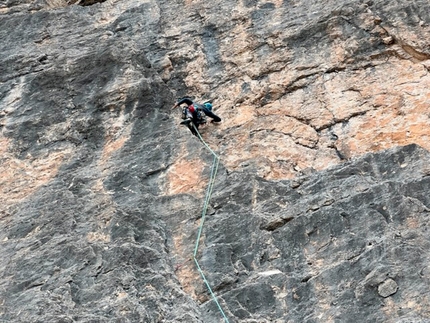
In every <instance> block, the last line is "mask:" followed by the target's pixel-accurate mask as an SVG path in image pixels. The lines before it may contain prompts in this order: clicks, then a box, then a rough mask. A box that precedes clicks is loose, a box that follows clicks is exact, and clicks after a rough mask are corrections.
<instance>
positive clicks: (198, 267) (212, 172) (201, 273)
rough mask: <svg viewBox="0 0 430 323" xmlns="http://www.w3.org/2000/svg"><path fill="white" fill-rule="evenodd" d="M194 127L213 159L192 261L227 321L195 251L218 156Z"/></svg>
mask: <svg viewBox="0 0 430 323" xmlns="http://www.w3.org/2000/svg"><path fill="white" fill-rule="evenodd" d="M193 127H194V129H195V130H196V132H197V135H198V137H199V139H200V141H201V142H202V143H203V144H204V145H205V146H206V148H207V149H208V150H209V151H210V152H211V154H212V155H213V156H214V159H213V163H212V167H211V175H210V180H209V184H208V188H207V190H206V197H205V203H204V205H203V211H202V217H201V221H200V227H199V231H198V234H197V240H196V246H195V248H194V253H193V259H194V262H195V264H196V267H197V270H198V271H199V273H200V276H202V279H203V281H204V283H205V284H206V287H207V288H208V290H209V293H210V294H211V296H212V299H213V300H214V302H215V303H216V305H217V306H218V309H219V311H220V312H221V314H222V316H223V317H224V321H225V322H227V323H229V321H228V318H227V316H226V315H225V313H224V311H223V310H222V307H221V305H220V303H219V302H218V299H217V297H216V296H215V294H214V292H213V291H212V288H211V286H210V285H209V282H208V281H207V279H206V277H205V275H204V274H203V271H202V269H201V268H200V265H199V262H198V261H197V258H196V256H197V252H198V250H199V241H200V237H201V234H202V230H203V224H204V222H205V217H206V212H207V209H208V206H209V200H210V198H211V195H212V190H213V186H214V182H215V177H216V173H217V171H218V164H219V157H218V156H217V154H215V152H214V151H213V150H212V149H211V148H210V147H209V146H208V144H206V142H205V141H204V140H203V138H202V137H201V135H200V133H199V131H198V130H197V128H196V127H195V126H194V124H193Z"/></svg>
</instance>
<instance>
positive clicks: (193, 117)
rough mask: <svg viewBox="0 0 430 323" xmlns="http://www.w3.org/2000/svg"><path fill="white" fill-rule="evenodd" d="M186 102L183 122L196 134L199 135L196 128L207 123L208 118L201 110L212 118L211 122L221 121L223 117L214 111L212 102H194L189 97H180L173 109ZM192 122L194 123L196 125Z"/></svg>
mask: <svg viewBox="0 0 430 323" xmlns="http://www.w3.org/2000/svg"><path fill="white" fill-rule="evenodd" d="M184 103H185V104H186V105H187V106H186V107H184V108H183V110H182V119H184V120H183V121H182V122H181V124H185V125H186V126H187V127H188V128H189V129H190V130H191V132H192V134H193V135H195V136H197V132H196V129H198V128H199V126H200V125H201V124H204V123H206V119H205V118H204V116H202V114H201V112H200V111H203V113H204V114H205V116H208V117H210V118H212V120H211V122H220V121H221V118H220V117H218V116H217V115H216V114H214V113H213V112H212V104H211V103H210V102H205V103H203V104H199V103H195V102H193V101H192V100H191V98H189V97H184V98H181V99H178V102H177V103H175V105H174V106H173V107H172V110H173V109H175V108H177V107H178V106H180V105H181V104H184ZM191 122H192V123H193V124H194V127H193V125H192V124H191Z"/></svg>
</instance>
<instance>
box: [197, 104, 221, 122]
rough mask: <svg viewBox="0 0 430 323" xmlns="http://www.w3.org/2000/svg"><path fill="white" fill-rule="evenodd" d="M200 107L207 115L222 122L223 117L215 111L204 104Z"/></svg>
mask: <svg viewBox="0 0 430 323" xmlns="http://www.w3.org/2000/svg"><path fill="white" fill-rule="evenodd" d="M200 109H202V111H203V113H204V114H205V115H207V116H208V117H209V118H212V119H214V121H215V122H220V121H221V118H220V117H218V116H217V115H216V114H215V113H213V112H212V111H211V110H209V109H208V108H206V107H205V106H204V105H203V106H201V107H200Z"/></svg>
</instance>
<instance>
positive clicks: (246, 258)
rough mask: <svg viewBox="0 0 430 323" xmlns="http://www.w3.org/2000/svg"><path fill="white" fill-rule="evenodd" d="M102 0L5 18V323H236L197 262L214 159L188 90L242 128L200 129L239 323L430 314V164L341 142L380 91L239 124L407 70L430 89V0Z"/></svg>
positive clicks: (220, 289) (209, 222)
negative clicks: (188, 115)
mask: <svg viewBox="0 0 430 323" xmlns="http://www.w3.org/2000/svg"><path fill="white" fill-rule="evenodd" d="M95 2H96V1H81V2H80V4H82V6H80V5H78V4H77V2H76V3H75V2H73V3H72V2H71V1H61V0H34V1H33V0H27V1H24V0H7V1H3V2H1V3H0V40H1V44H2V49H1V51H0V130H1V133H0V227H1V229H0V254H1V259H2V261H1V262H0V322H26V323H27V322H145V323H146V322H148V323H150V322H151V323H152V322H184V323H185V322H187V323H194V322H196V323H197V322H204V323H212V322H222V321H223V319H222V316H221V315H220V312H219V309H218V308H217V306H216V304H215V302H214V301H213V299H212V298H211V296H210V295H209V293H208V290H207V288H206V286H205V285H204V283H203V281H202V280H201V278H200V276H199V273H198V272H197V270H196V268H195V266H194V264H193V261H192V259H191V256H192V254H193V250H194V244H195V240H196V238H197V231H198V228H199V224H200V216H201V211H202V204H203V199H204V196H205V187H206V185H207V183H208V179H209V174H210V171H211V170H210V167H211V162H212V156H211V154H210V153H209V152H208V151H207V150H206V148H205V147H204V146H203V145H202V144H201V143H200V142H199V140H198V139H197V138H194V137H191V136H190V135H189V133H188V131H187V130H186V129H184V128H181V127H180V126H179V125H178V118H177V117H176V115H172V114H171V113H170V107H171V106H172V104H173V102H174V99H175V97H176V96H178V95H183V94H189V93H190V92H196V93H198V94H199V97H200V98H210V97H216V98H217V100H218V102H219V107H218V109H219V111H221V112H222V116H223V118H224V121H223V124H225V125H226V126H224V125H220V126H219V128H218V129H217V128H215V127H216V126H213V127H210V126H208V127H207V128H205V129H203V131H202V133H203V135H204V138H205V140H207V142H208V143H209V144H210V145H211V147H212V148H214V149H215V150H216V151H217V152H219V154H220V155H221V165H220V168H219V171H218V176H217V178H216V182H215V187H214V191H213V195H212V199H211V200H210V205H209V210H208V214H207V218H206V222H205V226H204V228H203V231H202V238H201V242H200V248H199V250H198V259H199V262H200V264H201V266H202V268H203V271H204V273H205V275H206V277H207V279H208V281H209V284H210V285H211V286H212V289H213V291H214V293H215V294H216V295H217V297H218V300H219V302H220V304H221V306H222V308H223V310H224V311H225V313H226V315H227V317H228V318H229V320H230V322H247V323H251V322H252V323H254V322H255V323H256V322H258V323H263V322H278V323H280V322H354V323H355V322H381V323H382V322H393V323H394V322H396V323H398V322H409V323H411V322H413V323H421V322H428V321H430V310H429V309H430V306H429V305H430V299H429V297H428V295H429V291H430V288H429V286H430V284H429V280H430V266H429V256H430V254H429V250H430V249H429V235H428V217H429V212H430V200H429V194H428V192H429V191H430V176H429V175H430V169H429V166H428V165H429V162H430V155H429V152H428V151H427V150H426V149H424V148H422V147H420V146H418V145H415V144H412V145H404V146H399V147H394V148H391V149H388V150H382V151H380V152H378V153H369V154H366V155H364V156H361V157H359V158H356V157H354V154H347V153H346V152H347V151H348V149H343V148H342V149H341V147H340V146H339V147H340V148H339V149H338V148H337V147H336V145H334V144H333V143H327V140H326V139H327V136H328V135H331V136H332V137H333V136H334V134H335V133H338V134H339V136H340V137H342V136H344V139H345V138H346V137H348V129H350V128H351V127H352V125H351V124H352V122H350V120H352V119H353V118H355V117H357V118H359V117H362V116H363V115H364V114H365V113H367V112H366V111H370V110H371V109H369V110H366V109H367V108H368V106H367V105H365V103H364V101H366V102H370V103H369V106H372V107H376V106H377V103H376V101H372V96H373V95H374V93H370V92H369V93H370V94H369V93H368V94H365V95H364V96H363V98H362V99H360V100H362V101H360V102H361V103H363V105H358V106H360V107H361V106H365V107H366V109H364V110H363V111H357V110H353V107H352V106H349V105H343V104H344V101H342V100H343V99H341V98H340V99H339V101H336V100H335V101H336V102H340V103H339V106H342V107H344V110H343V111H341V112H339V111H337V112H336V111H335V113H334V114H333V115H334V117H333V118H331V119H329V120H326V119H324V120H325V121H324V122H322V121H321V122H320V119H319V118H317V117H315V111H311V110H300V111H305V112H306V113H305V115H306V116H307V117H306V118H303V115H302V114H301V113H302V112H300V111H298V110H297V111H290V110H289V111H284V112H285V113H284V112H283V119H288V120H290V119H291V120H292V119H294V120H295V121H294V122H299V123H301V126H300V127H299V126H297V124H296V123H294V124H292V127H291V128H292V129H294V131H292V130H290V128H288V131H286V134H282V131H278V130H277V129H275V130H274V131H272V130H271V127H272V128H273V125H274V124H275V125H276V124H277V123H276V122H274V119H270V118H269V119H267V120H266V121H267V122H266V121H265V122H261V123H259V122H255V123H254V122H253V121H252V120H253V119H249V120H247V122H245V123H241V122H242V121H240V122H239V123H235V122H236V121H235V119H234V118H235V115H236V113H237V112H233V110H231V109H230V107H231V104H233V105H235V104H244V105H252V104H257V103H258V104H257V105H259V106H258V107H256V108H255V109H256V111H262V110H261V109H260V110H258V109H259V108H260V107H262V106H265V105H266V104H272V103H274V102H276V101H277V100H278V99H281V98H285V96H287V97H288V95H289V94H293V93H299V92H300V91H307V87H309V89H311V90H310V92H309V93H315V92H313V91H314V90H315V88H319V87H321V86H322V84H325V85H327V84H328V83H327V82H328V81H327V80H328V79H334V78H335V76H336V75H338V74H342V73H355V72H357V71H365V73H368V74H367V75H368V76H369V78H370V77H374V76H372V75H373V74H372V71H373V70H377V69H378V68H381V67H380V65H379V64H380V63H379V60H384V59H386V58H387V57H390V58H393V57H394V58H395V62H397V59H398V57H397V56H399V55H400V56H401V58H399V60H401V61H402V62H403V61H406V62H407V63H404V64H405V65H407V68H411V71H413V72H416V71H417V70H418V71H419V75H418V78H419V79H421V80H422V83H419V82H417V81H416V80H415V79H413V80H412V81H411V82H417V83H413V84H416V86H421V87H419V89H422V88H425V85H426V84H427V83H426V80H427V77H428V75H427V74H428V73H426V72H425V71H426V67H425V66H426V65H425V62H426V61H427V60H428V58H429V55H430V53H429V48H428V34H427V33H428V24H429V23H430V20H429V12H430V11H429V10H428V8H429V3H428V2H427V1H409V2H407V3H405V2H401V1H373V2H372V1H342V2H341V3H339V2H336V1H325V2H311V1H273V2H268V1H230V2H226V1H215V2H212V3H209V2H202V1H188V0H184V1H171V0H169V1H164V0H158V1H156V0H145V1H130V0H123V1H114V0H107V1H105V2H102V3H95ZM84 5H85V6H84ZM369 10H370V11H371V12H369ZM367 23H368V24H369V25H368V28H367V29H366V28H363V26H367V25H366V24H367ZM375 25H376V26H378V25H381V26H382V27H384V28H385V29H386V30H387V31H386V33H384V32H381V31H380V30H379V31H378V30H374V29H373V28H376V26H375ZM382 27H381V28H382ZM244 34H245V35H246V37H242V36H243V35H244ZM334 35H338V36H336V37H335V38H333V37H334ZM390 37H391V38H390ZM241 39H242V40H244V43H240V40H241ZM339 39H340V40H341V41H340V40H339ZM316 40H319V42H317V41H316ZM238 41H239V42H238ZM337 41H340V43H341V44H342V46H346V47H345V48H346V50H345V51H346V53H348V55H346V56H342V57H343V58H342V60H340V61H332V60H330V59H329V58H330V57H331V56H330V55H329V53H330V52H331V50H332V47H331V46H332V45H333V43H336V42H337ZM229 44H230V45H229ZM388 45H389V46H391V45H393V46H400V47H399V48H397V47H396V48H391V47H390V48H388V49H387V46H388ZM329 49H330V50H329ZM228 50H231V51H228ZM399 53H400V54H399ZM249 54H252V55H251V56H252V57H251V56H249ZM384 55H385V56H384ZM402 55H403V56H402ZM369 56H372V57H377V59H376V60H375V59H372V60H371V61H370V63H369V62H368V61H367V58H368V57H369ZM226 57H229V58H230V60H227V59H226ZM396 57H397V58H396ZM412 61H413V63H411V62H412ZM416 61H417V62H419V63H416ZM288 64H291V68H289V67H288V66H290V65H288ZM408 64H409V65H408ZM412 64H415V65H412ZM417 64H418V65H419V67H418V68H417V69H416V70H415V69H412V67H411V66H415V67H416V65H417ZM382 66H385V65H382ZM393 66H395V67H397V66H398V65H395V64H394V63H393ZM289 69H290V70H292V71H293V72H292V73H293V74H294V75H292V76H291V75H290V76H291V78H288V79H285V80H283V81H282V82H279V83H276V82H273V79H276V80H278V77H280V74H277V73H284V72H285V71H286V70H289ZM357 73H358V72H357ZM406 74H407V73H406ZM410 74H414V73H412V72H411V73H410ZM342 75H344V74H342ZM414 75H415V74H414ZM360 77H361V75H360ZM202 80H205V81H202ZM290 81H291V82H290ZM339 83H342V82H339ZM312 84H316V86H315V87H312ZM422 84H424V85H422ZM408 86H410V83H408ZM238 88H239V89H240V91H237V89H238ZM402 89H403V88H402ZM351 91H352V92H354V93H355V92H357V91H358V90H357V91H355V90H354V89H353V90H351ZM351 91H349V92H348V93H351ZM408 91H409V90H408ZM281 92H282V93H281ZM340 92H342V90H340ZM358 92H360V91H358ZM300 93H301V92H300ZM342 93H343V92H342ZM363 93H364V92H363ZM408 93H410V94H411V95H410V96H412V97H413V98H420V100H421V94H419V93H415V92H413V91H412V90H411V92H408ZM294 95H295V94H294ZM366 95H368V96H366ZM423 95H424V96H425V95H426V93H424V94H423ZM309 97H312V95H309ZM345 98H346V99H345V100H347V101H348V100H350V97H349V94H348V95H347V94H345ZM333 100H334V99H333ZM408 100H409V99H408ZM406 101H407V100H406ZM255 102H257V103H255ZM293 102H294V100H293ZM327 102H328V101H326V102H325V103H327ZM378 102H379V101H378ZM408 102H409V101H408ZM414 102H415V101H413V102H412V103H410V102H409V103H408V104H410V105H408V106H407V107H410V106H413V105H414V104H415V103H414ZM416 102H417V103H416V105H417V106H421V105H420V104H421V103H422V102H421V101H419V100H418V101H416ZM424 102H426V101H424ZM304 103H305V104H303V105H300V107H301V108H304V107H307V106H309V105H308V103H309V101H306V100H305V101H304ZM366 104H367V103H366ZM422 106H424V108H423V111H422V114H417V115H414V114H413V116H416V119H417V120H419V122H420V123H418V126H416V127H415V128H414V129H418V128H419V129H422V128H421V127H419V125H421V124H425V122H426V121H427V119H425V117H423V116H424V115H426V114H425V113H426V111H427V110H426V109H428V105H427V106H425V105H422ZM285 107H286V108H288V106H287V105H285ZM402 107H403V108H405V107H404V106H402ZM396 108H398V107H397V106H396V107H394V108H393V109H396ZM350 109H351V110H350ZM400 110H401V109H400ZM400 110H399V111H398V114H399V115H401V114H402V113H405V112H404V111H400ZM345 111H346V112H345ZM408 111H409V110H408ZM408 111H407V112H408ZM242 112H244V113H243V114H242V115H243V116H244V117H245V115H246V113H245V112H246V111H245V110H244V111H242ZM299 112H300V113H299ZM308 112H309V113H308ZM336 113H338V114H336ZM316 114H317V115H318V116H321V114H318V113H316ZM257 115H259V116H262V119H264V115H263V114H258V113H257ZM279 119H281V118H280V117H279V116H278V117H277V120H279ZM321 119H323V118H321ZM355 120H356V119H355ZM250 125H251V126H250ZM254 125H255V127H254ZM267 125H270V127H269V126H267ZM288 125H289V126H290V125H291V124H288ZM414 125H415V124H414ZM302 126H303V127H304V128H305V130H303V128H302ZM209 127H210V128H209ZM223 127H224V128H223ZM249 127H251V128H249ZM411 131H412V130H411ZM415 131H417V132H418V135H416V136H415V137H414V136H413V135H411V138H413V139H411V140H416V141H417V142H419V143H421V142H425V140H423V138H424V139H425V138H428V137H426V136H428V131H427V132H426V131H425V130H424V131H422V132H419V131H418V130H415ZM273 133H275V134H276V133H277V134H280V135H281V137H276V136H275V137H276V138H274V137H272V136H273ZM340 134H342V135H340ZM412 134H414V132H413V131H412ZM283 135H286V137H284V136H283ZM382 137H383V140H385V139H384V138H386V137H384V136H382ZM414 138H415V139H414ZM275 139H276V140H275ZM270 140H275V142H276V144H277V145H276V146H275V147H276V150H282V149H284V148H285V147H286V148H285V151H294V154H293V155H294V156H291V155H288V158H290V157H291V160H290V159H288V158H286V159H285V158H284V157H285V156H284V157H282V156H281V157H282V158H284V159H282V158H281V157H280V156H279V155H272V153H271V150H270V149H269V148H267V146H265V144H268V143H270ZM291 140H292V141H291ZM324 140H326V141H324ZM345 140H346V139H345ZM243 143H245V145H243ZM250 143H252V144H250ZM254 143H255V144H256V146H254ZM272 143H273V142H272ZM361 143H362V142H361ZM395 143H399V142H397V141H395ZM358 146H359V145H358ZM264 147H266V148H267V150H265V149H263V148H264ZM297 147H299V148H297ZM382 148H384V147H383V146H382ZM296 149H299V150H298V151H296ZM369 151H372V149H369ZM358 152H359V153H361V151H358ZM262 156H264V158H266V157H267V160H271V159H272V160H274V163H275V164H276V165H278V166H277V167H279V165H281V168H282V169H283V170H286V172H285V173H282V174H281V175H282V176H281V175H280V176H278V177H283V176H284V175H285V174H286V175H288V176H285V177H287V178H288V177H290V175H291V174H293V175H294V178H292V179H291V180H288V179H285V178H284V179H273V177H276V176H272V177H271V176H260V175H261V174H262V171H261V170H262V169H265V168H264V167H265V166H264V165H266V166H267V164H266V163H267V160H266V159H264V158H262ZM327 156H329V157H327ZM339 156H342V158H341V157H339ZM319 157H321V160H323V161H324V162H321V163H322V164H324V167H316V168H318V169H321V168H324V170H321V171H318V172H317V171H315V169H313V168H312V167H305V166H309V165H311V166H312V165H314V164H313V162H315V163H316V162H318V160H319ZM352 157H354V158H352ZM303 159H306V160H307V161H309V160H310V161H312V162H309V163H307V162H306V163H302V162H303ZM332 160H336V162H332ZM340 161H342V163H341V164H338V163H339V162H340ZM235 163H239V164H238V165H239V166H237V165H236V164H235ZM335 164H338V165H335ZM300 165H305V166H300ZM330 165H331V167H330V168H327V167H328V166H330ZM333 165H335V166H333ZM233 166H234V167H233ZM236 166H237V167H236ZM262 166H264V167H262ZM269 168H273V165H270V167H269ZM271 172H272V173H273V172H274V171H273V170H272V171H271ZM267 173H269V174H272V173H270V172H266V171H264V172H263V174H267ZM264 177H267V178H264Z"/></svg>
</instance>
